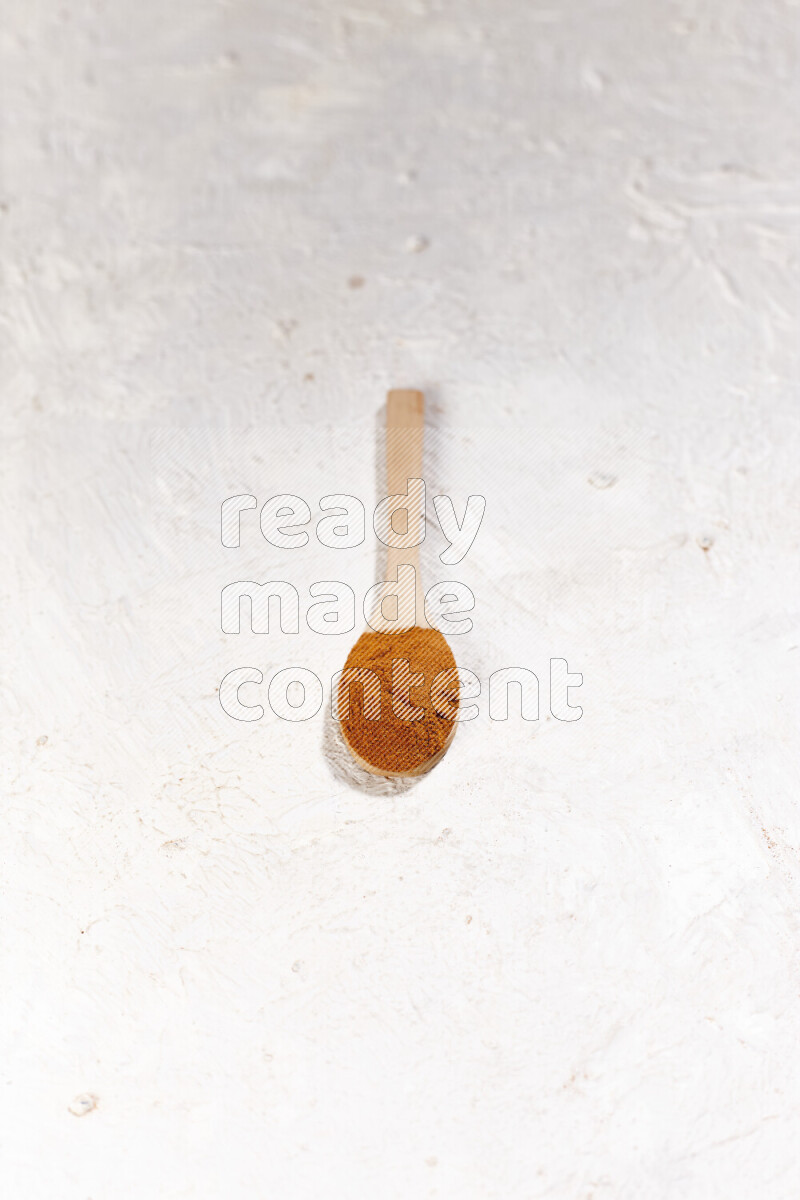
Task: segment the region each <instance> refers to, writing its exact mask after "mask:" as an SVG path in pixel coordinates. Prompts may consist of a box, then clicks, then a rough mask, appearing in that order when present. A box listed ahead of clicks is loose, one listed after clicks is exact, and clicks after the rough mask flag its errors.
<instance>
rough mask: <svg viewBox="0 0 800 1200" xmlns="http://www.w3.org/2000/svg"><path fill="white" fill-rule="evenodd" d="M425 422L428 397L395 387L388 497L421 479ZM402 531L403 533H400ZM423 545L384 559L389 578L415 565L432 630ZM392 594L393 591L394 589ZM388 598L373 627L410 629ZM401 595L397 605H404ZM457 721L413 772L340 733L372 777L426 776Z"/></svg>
mask: <svg viewBox="0 0 800 1200" xmlns="http://www.w3.org/2000/svg"><path fill="white" fill-rule="evenodd" d="M424 426H425V397H424V396H423V394H422V392H417V391H412V390H406V389H400V388H397V389H394V390H393V391H390V392H389V393H388V395H387V397H386V488H387V494H388V495H389V496H404V495H406V493H407V491H408V481H409V479H421V478H422V439H423V432H424ZM407 508H408V526H407V530H408V531H412V530H417V529H418V528H419V525H420V524H421V523H422V522H423V521H424V520H425V512H424V500H423V499H422V497H421V496H413V495H409V500H408V505H407ZM396 532H401V531H396ZM419 558H420V556H419V546H418V545H417V546H408V547H405V548H404V547H402V546H388V547H387V560H386V578H387V580H389V581H391V580H396V579H399V574H398V568H400V567H402V566H411V567H413V568H414V571H415V585H416V586H415V592H416V594H415V610H416V617H415V624H416V625H418V626H420V627H421V628H428V627H429V626H428V622H427V621H426V619H425V593H424V591H423V588H422V573H421V571H420V561H419ZM392 594H394V593H392ZM383 599H384V596H383V595H382V594H381V593H380V592H378V594H377V599H376V601H375V604H374V606H373V611H372V615H371V618H370V629H371V630H372V631H374V630H383V631H384V632H387V633H388V632H390V631H391V630H394V629H400V628H408V626H401V625H398V623H397V621H392V620H390V619H387V618H386V617H385V616H384V613H383ZM402 603H403V600H402V597H401V598H399V600H398V605H399V606H401V607H402ZM456 725H457V721H453V727H452V729H451V730H450V733H449V735H448V738H447V741H446V742H445V744H444V745H443V746H442V747H441V749H439V750H438V751H437V752H436V753H435V754H433V755H431V757H430V758H428V759H426V760H425V761H424V762H421V763H419V764H418V766H416V767H414V768H413V769H411V770H406V771H388V770H385V769H384V768H382V767H376V766H375V765H374V764H373V763H370V762H367V761H366V760H365V759H363V758H362V757H361V755H360V754H358V753H357V751H356V750H355V749H354V748H353V746H352V745H351V744H350V742H349V741H348V738H347V732H346V730H345V727H344V725H342V726H341V728H342V736H343V737H344V740H345V744H346V745H347V748H348V750H349V751H350V753H351V754H352V756H353V758H354V759H355V761H356V762H357V763H358V765H359V766H360V767H362V768H363V770H365V771H369V773H370V774H371V775H384V776H387V777H389V778H393V779H407V778H411V777H412V776H415V775H424V774H425V772H426V771H430V769H431V767H435V766H436V764H437V763H438V762H439V760H440V759H442V758H444V756H445V754H446V753H447V751H448V749H449V748H450V744H451V742H452V741H453V738H454V737H455V733H456Z"/></svg>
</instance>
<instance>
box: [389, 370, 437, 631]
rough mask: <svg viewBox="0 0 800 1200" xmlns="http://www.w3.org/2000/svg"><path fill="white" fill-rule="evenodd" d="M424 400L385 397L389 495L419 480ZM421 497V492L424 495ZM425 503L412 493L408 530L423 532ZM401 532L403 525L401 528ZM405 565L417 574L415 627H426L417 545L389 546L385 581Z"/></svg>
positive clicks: (402, 392)
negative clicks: (412, 481)
mask: <svg viewBox="0 0 800 1200" xmlns="http://www.w3.org/2000/svg"><path fill="white" fill-rule="evenodd" d="M424 426H425V397H424V396H423V394H422V392H416V391H412V390H410V389H404V388H396V389H394V390H393V391H390V392H389V393H388V395H387V397H386V484H387V491H388V495H390V496H404V495H405V494H406V492H407V490H408V481H409V479H422V437H423V432H424ZM423 495H424V493H423ZM424 521H425V501H424V498H423V497H422V496H417V495H415V494H414V493H413V492H412V496H410V497H409V502H408V529H409V530H418V529H419V528H420V526H422V528H423V530H424ZM400 528H401V529H402V525H401V526H400ZM403 565H408V566H412V567H413V568H414V571H415V572H416V624H417V625H423V626H424V625H427V622H426V620H425V594H424V592H423V590H422V576H421V573H420V566H419V546H409V547H407V548H405V549H404V548H403V547H400V546H389V547H388V555H387V573H386V577H387V579H397V568H398V567H399V566H403Z"/></svg>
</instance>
